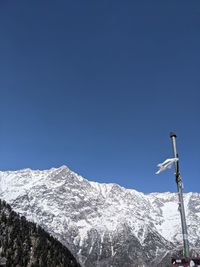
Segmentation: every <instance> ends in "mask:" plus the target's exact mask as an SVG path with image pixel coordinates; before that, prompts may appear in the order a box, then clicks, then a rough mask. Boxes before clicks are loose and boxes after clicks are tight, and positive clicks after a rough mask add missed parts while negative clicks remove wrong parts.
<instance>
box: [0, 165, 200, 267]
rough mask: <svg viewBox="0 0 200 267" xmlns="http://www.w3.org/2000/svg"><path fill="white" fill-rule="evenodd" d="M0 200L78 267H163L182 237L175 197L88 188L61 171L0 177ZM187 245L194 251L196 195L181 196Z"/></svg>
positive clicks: (199, 241)
mask: <svg viewBox="0 0 200 267" xmlns="http://www.w3.org/2000/svg"><path fill="white" fill-rule="evenodd" d="M0 197H1V198H2V199H4V200H6V201H7V202H8V203H10V204H11V206H12V207H13V209H14V210H15V211H17V212H19V213H20V214H23V215H24V216H25V217H26V218H27V219H28V220H30V221H33V222H36V223H38V224H39V225H41V226H42V227H43V228H44V229H45V230H47V231H48V232H49V233H51V234H52V235H53V236H54V237H56V238H57V239H58V240H59V241H61V242H62V243H63V244H64V245H66V246H67V247H68V248H69V249H70V250H71V251H72V253H73V254H74V255H75V257H76V258H77V259H78V260H79V262H80V263H81V264H82V266H85V267H94V266H100V267H108V266H110V267H112V266H113V267H118V266H119V267H121V266H123V267H130V266H132V267H133V266H140V267H142V266H144V267H145V266H150V264H151V266H152V267H153V266H167V265H166V261H167V260H168V258H169V257H170V255H171V253H173V251H174V249H175V248H177V246H181V243H182V236H181V227H180V216H179V211H178V204H177V203H178V198H177V194H175V193H152V194H147V195H145V194H143V193H140V192H137V191H135V190H132V189H125V188H123V187H121V186H119V185H117V184H100V183H96V182H90V181H88V180H86V179H84V178H83V177H81V176H79V175H77V174H76V173H74V172H72V171H71V170H70V169H68V168H67V167H66V166H62V167H60V168H52V169H50V170H44V171H40V170H31V169H24V170H19V171H6V172H0ZM184 199H185V208H186V216H187V224H188V227H189V229H188V230H189V237H190V240H189V241H190V245H191V247H193V248H196V249H198V248H199V249H200V194H198V193H188V194H185V195H184Z"/></svg>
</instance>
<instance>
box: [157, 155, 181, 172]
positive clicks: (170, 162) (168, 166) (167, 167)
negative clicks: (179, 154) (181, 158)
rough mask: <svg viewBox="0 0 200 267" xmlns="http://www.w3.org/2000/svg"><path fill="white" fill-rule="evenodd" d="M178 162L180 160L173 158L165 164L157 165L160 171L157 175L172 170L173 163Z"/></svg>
mask: <svg viewBox="0 0 200 267" xmlns="http://www.w3.org/2000/svg"><path fill="white" fill-rule="evenodd" d="M177 161H178V158H171V159H166V160H165V161H164V162H163V163H159V164H158V165H157V166H158V167H159V170H158V171H157V172H156V174H159V173H160V172H163V171H165V170H167V169H170V168H171V166H172V165H173V163H175V162H177Z"/></svg>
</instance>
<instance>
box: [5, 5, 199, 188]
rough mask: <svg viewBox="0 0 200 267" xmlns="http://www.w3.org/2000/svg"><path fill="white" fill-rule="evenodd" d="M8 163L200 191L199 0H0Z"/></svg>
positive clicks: (129, 183)
mask: <svg viewBox="0 0 200 267" xmlns="http://www.w3.org/2000/svg"><path fill="white" fill-rule="evenodd" d="M0 99H1V103H0V126H1V127H0V169H1V170H15V169H20V168H28V167H30V168H33V169H47V168H50V167H58V166H61V165H64V164H65V165H67V166H69V167H70V168H71V169H72V170H74V171H76V172H78V173H79V174H81V175H83V176H84V177H86V178H88V179H90V180H95V181H99V182H114V183H119V184H120V185H122V186H124V187H128V188H135V189H136V190H139V191H143V192H155V191H160V192H162V191H176V185H175V182H174V177H173V170H170V171H168V172H165V173H162V174H160V175H155V172H156V170H157V168H156V165H157V164H158V163H159V162H162V161H163V160H165V159H166V158H168V157H172V146H171V140H170V138H169V132H170V131H176V133H177V136H178V138H177V145H178V150H179V155H180V167H181V173H182V177H183V180H184V185H185V191H197V192H200V182H199V179H200V176H199V173H200V1H199V0H196V1H195V0H194V1H174V0H173V1H172V0H170V1H154V0H153V1H149V0H146V1H141V0H138V1H126V0H125V1H122V0H121V1H119V0H115V1H109V0H101V1H96V0H90V1H89V0H85V1H83V0H69V1H66V0H60V1H50V0H48V1H46V0H34V1H27V0H23V1H21V0H18V1H14V0H13V1H7V0H1V1H0Z"/></svg>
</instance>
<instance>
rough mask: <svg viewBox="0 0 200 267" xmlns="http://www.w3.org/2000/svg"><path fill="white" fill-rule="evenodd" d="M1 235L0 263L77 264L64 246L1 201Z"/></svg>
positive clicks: (28, 266)
mask: <svg viewBox="0 0 200 267" xmlns="http://www.w3.org/2000/svg"><path fill="white" fill-rule="evenodd" d="M0 236H1V239H0V266H7V267H14V266H17V267H39V266H41V267H45V266H46V267H55V266H57V267H80V265H79V264H78V263H77V261H76V259H75V258H74V257H73V256H72V254H71V252H69V250H68V249H67V248H66V247H64V246H63V245H62V244H61V243H60V242H58V241H57V240H55V239H54V238H53V237H52V236H50V235H49V234H48V233H47V232H45V231H44V230H43V229H42V228H41V227H40V226H37V225H36V224H35V223H32V222H28V221H27V220H26V218H25V217H23V216H22V217H20V216H19V215H18V214H17V213H16V212H14V211H13V210H12V209H11V207H10V205H8V204H6V202H5V201H1V200H0Z"/></svg>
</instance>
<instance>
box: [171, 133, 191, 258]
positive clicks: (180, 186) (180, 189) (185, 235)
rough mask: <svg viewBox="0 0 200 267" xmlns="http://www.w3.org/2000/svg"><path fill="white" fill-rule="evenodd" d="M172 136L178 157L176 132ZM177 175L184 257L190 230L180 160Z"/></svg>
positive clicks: (177, 164) (187, 252) (186, 254)
mask: <svg viewBox="0 0 200 267" xmlns="http://www.w3.org/2000/svg"><path fill="white" fill-rule="evenodd" d="M170 137H171V139H172V145H173V152H174V157H175V158H178V153H177V149H176V134H175V133H170ZM175 177H176V184H177V190H178V199H179V211H180V215H181V225H182V234H183V244H184V250H183V254H184V257H188V258H189V241H188V232H187V224H186V218H185V208H184V201H183V184H182V179H181V175H180V171H179V160H178V161H176V162H175Z"/></svg>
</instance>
